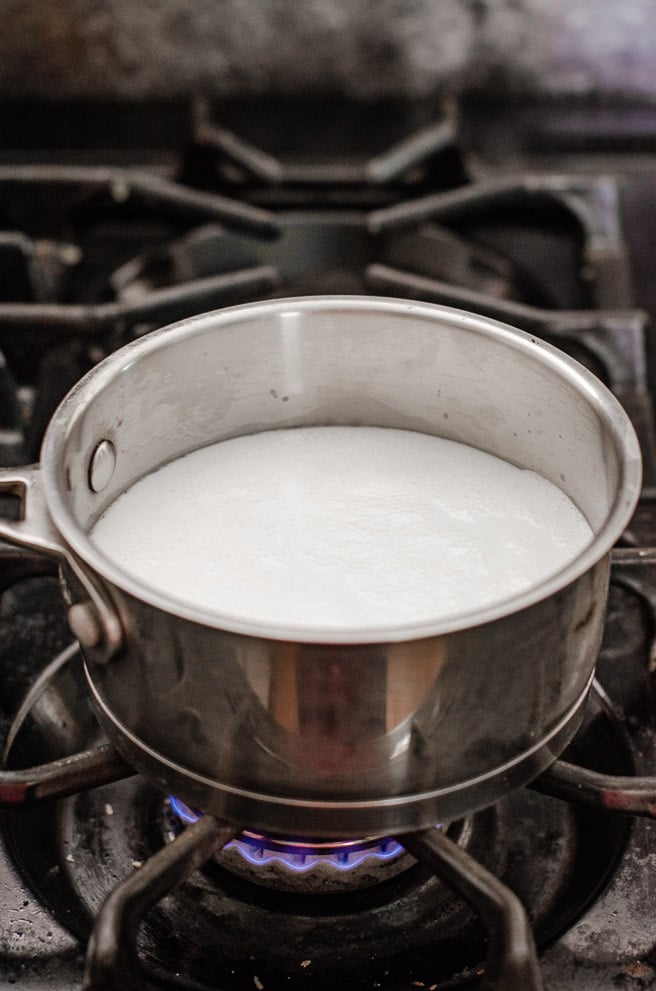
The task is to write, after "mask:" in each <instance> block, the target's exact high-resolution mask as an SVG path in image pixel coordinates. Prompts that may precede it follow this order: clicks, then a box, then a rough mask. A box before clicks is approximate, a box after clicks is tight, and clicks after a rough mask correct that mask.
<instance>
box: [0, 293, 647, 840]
mask: <svg viewBox="0 0 656 991" xmlns="http://www.w3.org/2000/svg"><path fill="white" fill-rule="evenodd" d="M310 424H311V425H322V424H356V425H358V424H367V425H375V426H385V427H401V428H406V429H411V430H418V431H423V432H425V433H429V434H436V435H439V436H442V437H447V438H450V439H453V440H456V441H461V442H464V443H466V444H470V445H473V446H474V447H477V448H481V449H482V450H484V451H488V452H491V453H492V454H495V455H497V456H499V457H501V458H504V459H506V460H509V461H511V462H513V463H514V464H517V465H521V466H524V467H526V468H530V469H533V470H535V471H537V472H539V473H540V474H541V475H543V476H544V477H545V478H547V479H549V480H550V481H552V482H554V483H555V484H557V485H559V486H560V487H561V488H562V489H563V490H564V491H565V492H566V493H567V494H568V495H569V496H570V498H571V499H572V500H573V501H574V503H575V504H576V505H577V506H578V507H579V509H580V510H581V511H582V512H583V514H584V515H585V517H586V518H587V520H588V522H589V523H590V525H591V527H592V530H593V532H594V538H593V540H592V542H591V543H590V544H589V546H588V547H587V548H586V549H585V550H584V551H583V552H582V553H581V554H579V556H578V557H577V558H576V559H575V560H574V561H572V562H571V564H570V565H568V566H567V567H566V568H564V569H563V570H562V571H560V572H559V573H558V574H557V575H555V576H553V577H550V578H549V579H547V580H546V581H543V582H542V583H540V584H539V585H536V586H535V587H534V588H532V589H531V590H530V591H529V592H526V593H523V594H521V595H517V596H515V597H514V598H512V599H507V600H505V601H504V602H502V603H501V604H497V605H495V606H493V607H491V608H486V609H483V610H478V611H471V612H469V613H467V614H463V615H459V616H457V617H455V618H452V619H447V620H444V619H442V620H439V621H437V620H436V621H435V622H433V623H426V624H424V625H421V626H416V625H402V624H397V623H395V622H394V617H393V616H390V619H389V623H388V624H387V625H385V626H381V627H376V628H373V627H370V628H358V629H345V630H341V631H334V630H333V631H325V632H320V633H317V634H316V635H314V634H313V635H312V637H308V635H307V633H305V634H304V633H303V631H302V630H301V629H295V628H293V627H289V626H270V625H263V624H259V623H258V622H256V621H255V620H254V621H253V622H250V623H245V622H243V621H236V620H235V619H234V618H231V617H230V616H228V615H223V614H221V612H220V611H217V612H207V611H205V610H203V609H199V608H193V607H191V606H188V605H181V604H180V603H179V602H177V601H175V599H173V598H170V597H168V596H166V595H162V594H160V593H159V592H157V591H155V590H153V589H152V588H150V587H148V586H147V585H145V584H143V583H142V582H141V581H139V580H137V579H136V578H134V577H133V576H132V575H131V574H129V573H128V572H125V571H123V570H121V569H120V568H119V567H117V566H116V564H114V563H112V562H111V561H110V560H108V559H107V558H106V557H105V556H104V555H103V554H101V553H100V552H99V551H98V550H97V549H96V547H95V546H94V545H93V543H92V542H91V541H90V539H89V536H88V534H89V531H90V529H91V527H92V526H93V524H94V523H95V521H96V520H97V519H98V517H99V516H100V514H101V513H102V512H103V511H104V510H105V509H106V507H107V506H108V505H109V503H111V502H112V501H113V500H114V499H115V498H116V497H117V496H118V495H119V494H120V493H121V492H122V491H124V490H125V489H126V488H127V487H129V486H130V485H131V484H132V483H133V482H135V481H136V480H137V479H139V478H141V477H142V476H143V475H145V474H147V473H148V472H151V471H153V470H154V469H156V468H157V467H158V466H160V465H162V464H163V463H165V462H168V461H170V460H171V459H173V458H177V457H179V456H181V455H183V454H186V453H188V452H189V451H192V450H194V449H196V448H199V447H202V446H205V445H207V444H212V443H215V442H216V441H220V440H223V439H226V438H229V437H235V436H238V435H241V434H249V433H253V432H256V431H261V430H270V429H274V428H281V427H293V426H300V425H310ZM639 487H640V455H639V449H638V443H637V440H636V437H635V434H634V432H633V429H632V427H631V424H630V422H629V420H628V418H627V416H626V414H625V413H624V411H623V410H622V408H621V406H620V405H619V404H618V403H617V401H616V400H615V399H614V398H613V396H612V395H611V394H610V393H609V392H608V391H607V390H606V388H605V387H604V386H603V385H602V384H601V383H600V382H599V381H598V380H597V379H596V378H595V377H594V376H593V375H591V374H590V373H589V372H588V371H587V370H586V369H584V368H583V367H582V366H580V365H578V364H577V363H576V362H574V361H572V360H571V359H570V358H568V357H566V356H565V355H563V354H561V353H560V352H558V351H557V350H555V349H554V348H552V347H549V346H548V345H546V344H544V343H542V342H540V341H538V340H535V339H534V338H532V337H530V336H528V335H527V334H524V333H521V332H519V331H517V330H513V329H512V328H510V327H507V326H504V325H503V324H500V323H497V322H495V321H493V320H488V319H485V318H483V317H480V316H474V315H472V314H470V313H464V312H461V311H458V310H453V309H449V308H446V307H441V306H434V305H430V304H425V303H414V302H410V301H407V300H393V299H378V298H367V297H354V296H346V297H338V296H335V297H308V298H303V299H285V300H274V301H270V302H263V303H255V304H250V305H245V306H237V307H234V308H231V309H225V310H220V311H217V312H215V313H209V314H206V315H204V316H200V317H197V318H194V319H190V320H185V321H182V322H181V323H178V324H176V325H174V326H172V327H169V328H165V329H163V330H160V331H157V332H155V333H153V334H151V335H149V336H147V337H144V338H142V339H141V340H139V341H137V342H136V343H133V344H130V345H128V346H127V347H125V348H123V349H121V350H120V351H118V352H116V353H115V354H113V355H112V356H111V357H109V358H107V359H106V360H105V361H103V362H102V363H101V364H99V365H98V366H97V367H96V368H94V369H93V370H92V371H91V372H89V374H88V375H86V376H85V377H84V378H83V379H82V380H81V381H80V382H79V384H78V385H76V386H75V388H74V389H73V390H72V391H71V392H70V393H69V395H68V396H67V397H66V399H65V400H64V401H63V403H62V404H61V406H60V407H59V409H58V410H57V412H56V413H55V415H54V417H53V419H52V421H51V423H50V425H49V427H48V430H47V433H46V437H45V440H44V444H43V450H42V457H41V463H40V465H38V466H32V467H29V468H25V469H19V470H13V469H10V470H5V471H3V472H2V475H1V476H0V489H2V490H5V491H7V490H10V491H12V492H14V493H16V494H18V495H20V496H21V499H22V506H23V519H22V520H21V521H20V522H17V523H12V522H9V521H3V522H2V523H1V525H0V536H3V537H5V538H6V539H8V540H10V541H13V542H16V543H20V544H26V545H28V546H30V547H33V548H37V549H40V550H42V551H43V552H44V553H48V554H54V555H56V556H57V558H58V559H59V561H60V563H61V570H62V574H63V577H64V582H65V587H66V589H67V595H68V598H69V605H70V609H69V618H70V623H71V627H72V629H73V630H74V632H75V633H76V635H77V636H78V637H79V639H80V641H81V643H82V647H83V650H84V655H85V659H86V673H87V678H88V683H89V689H90V692H91V697H92V700H93V703H94V706H95V708H96V711H97V713H98V717H99V719H100V721H101V723H102V725H103V727H104V728H105V730H106V732H107V734H108V736H109V738H110V740H111V741H112V743H113V744H114V745H115V746H116V748H117V749H118V750H119V751H120V753H121V754H122V755H123V756H124V757H125V758H127V760H128V761H130V762H131V763H132V764H133V765H134V766H135V767H137V768H138V769H139V770H142V771H144V772H145V773H146V774H148V775H150V777H151V778H152V779H154V780H155V781H156V782H157V783H158V784H159V785H160V786H161V787H162V788H166V789H169V790H171V791H173V792H175V793H177V794H178V795H179V797H181V798H182V799H184V800H185V801H186V802H187V803H189V804H191V805H195V806H197V807H199V808H202V809H205V810H207V811H211V812H213V813H215V814H216V815H218V816H222V817H224V818H227V819H232V820H234V821H236V822H240V823H248V824H249V825H250V826H252V827H254V828H255V827H257V828H259V829H262V830H269V831H272V832H282V833H287V834H289V833H293V834H295V835H299V836H323V837H326V838H331V837H343V836H362V835H374V834H386V833H399V832H403V831H407V830H414V829H418V828H421V827H424V826H427V825H430V824H432V823H435V822H438V821H440V820H447V819H452V818H455V817H457V816H460V815H463V814H465V813H467V812H470V811H472V810H474V809H475V808H479V807H481V806H483V805H485V804H487V803H490V802H492V801H494V800H496V799H497V798H498V797H499V796H500V795H501V794H503V793H504V792H506V791H507V790H509V789H510V788H512V787H515V786H518V785H520V784H522V783H524V782H526V781H528V780H529V779H531V778H532V777H533V776H534V775H536V774H538V773H539V772H540V771H541V770H543V769H544V768H545V767H546V766H547V765H548V764H549V763H550V762H551V761H552V760H553V759H554V758H555V757H556V756H557V755H558V753H559V752H560V751H561V750H562V749H563V747H564V746H565V744H566V743H567V741H568V740H569V739H570V737H571V736H572V735H573V733H574V732H575V730H576V728H577V726H578V724H579V720H580V717H581V715H582V709H583V706H584V703H585V700H586V696H587V693H588V689H589V687H590V684H591V679H592V676H593V672H594V666H595V658H596V654H597V650H598V646H599V642H600V638H601V633H602V629H603V622H604V612H605V606H606V598H607V584H608V572H609V551H610V549H611V547H612V545H613V544H614V543H615V541H616V540H617V538H618V537H619V536H620V534H621V533H622V530H623V529H624V527H625V526H626V524H627V522H628V520H629V518H630V516H631V513H632V511H633V508H634V506H635V503H636V501H637V498H638V494H639ZM180 512H181V513H184V512H185V507H184V506H183V505H182V506H180ZM310 640H311V642H310Z"/></svg>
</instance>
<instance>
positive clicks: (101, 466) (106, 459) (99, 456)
mask: <svg viewBox="0 0 656 991" xmlns="http://www.w3.org/2000/svg"><path fill="white" fill-rule="evenodd" d="M115 468H116V451H115V450H114V445H113V444H112V442H111V441H110V440H101V441H100V443H99V444H98V446H97V447H96V449H95V451H94V452H93V454H92V455H91V462H90V464H89V488H90V489H91V490H92V492H102V490H103V489H105V488H107V486H108V485H109V483H110V481H111V478H112V475H113V474H114V469H115Z"/></svg>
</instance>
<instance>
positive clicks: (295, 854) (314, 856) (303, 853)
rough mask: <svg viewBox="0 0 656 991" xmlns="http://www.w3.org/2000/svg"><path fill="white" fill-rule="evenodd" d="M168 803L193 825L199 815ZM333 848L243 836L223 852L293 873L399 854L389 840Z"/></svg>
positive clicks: (352, 865)
mask: <svg viewBox="0 0 656 991" xmlns="http://www.w3.org/2000/svg"><path fill="white" fill-rule="evenodd" d="M169 801H170V803H171V809H172V810H173V812H174V813H175V814H176V815H177V816H178V817H179V818H180V819H182V821H183V822H187V823H194V822H198V820H199V819H200V817H201V815H202V812H197V811H196V810H195V809H192V808H190V807H189V806H188V805H185V803H184V802H181V801H180V799H179V798H176V797H175V796H174V795H171V796H169ZM276 846H284V849H276ZM333 847H334V848H336V849H333V850H331V852H330V853H321V852H319V849H318V848H317V847H312V846H311V845H309V844H306V843H298V844H295V843H294V842H293V841H289V842H285V843H284V844H281V843H280V841H275V840H267V838H266V837H264V836H256V835H254V834H247V833H246V834H242V835H241V836H239V837H237V839H234V840H231V841H230V843H228V844H227V845H226V847H225V849H226V850H230V849H233V850H237V851H238V852H239V853H240V854H241V856H242V857H243V858H244V860H246V861H248V863H250V864H253V865H254V866H255V867H263V866H266V865H267V864H273V863H277V864H282V865H283V866H284V867H286V868H288V869H289V870H291V871H296V872H297V873H303V872H304V871H309V870H312V868H313V867H316V866H318V865H320V864H329V865H330V866H331V867H333V868H335V869H336V870H339V871H352V870H353V869H354V868H356V867H359V866H360V864H362V863H364V861H365V860H368V859H373V860H379V861H386V860H394V858H395V857H398V856H399V855H400V854H401V853H403V847H402V846H401V844H400V843H398V842H397V841H396V840H394V839H391V838H389V837H387V838H384V839H381V840H374V841H371V842H369V843H362V844H357V843H343V844H341V845H340V844H339V842H336V843H335V844H333Z"/></svg>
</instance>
